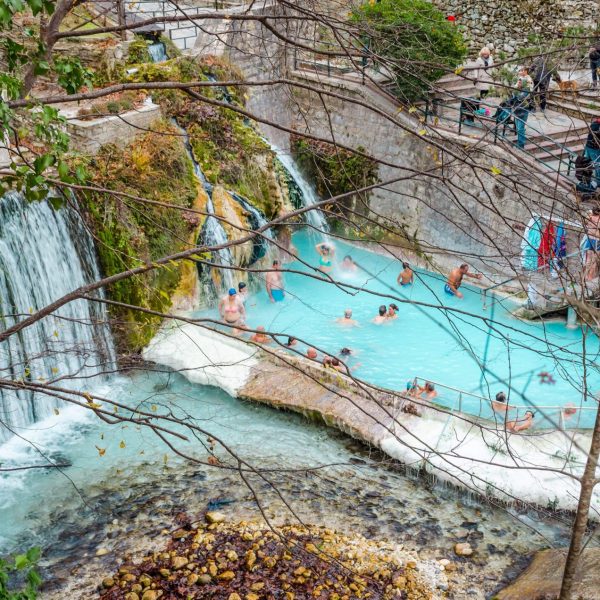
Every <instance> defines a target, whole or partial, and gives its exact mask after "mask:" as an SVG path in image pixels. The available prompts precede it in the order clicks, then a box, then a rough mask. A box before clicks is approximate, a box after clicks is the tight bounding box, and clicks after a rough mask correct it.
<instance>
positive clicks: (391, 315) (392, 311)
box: [385, 303, 399, 320]
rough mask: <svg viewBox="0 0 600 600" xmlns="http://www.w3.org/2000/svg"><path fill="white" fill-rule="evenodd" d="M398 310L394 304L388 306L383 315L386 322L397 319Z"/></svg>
mask: <svg viewBox="0 0 600 600" xmlns="http://www.w3.org/2000/svg"><path fill="white" fill-rule="evenodd" d="M398 310H399V308H398V307H397V306H396V305H395V304H393V303H392V304H390V306H389V308H388V311H387V314H386V315H385V318H386V319H388V320H393V319H397V318H398Z"/></svg>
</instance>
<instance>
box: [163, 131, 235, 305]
mask: <svg viewBox="0 0 600 600" xmlns="http://www.w3.org/2000/svg"><path fill="white" fill-rule="evenodd" d="M175 125H176V127H177V128H178V129H179V130H180V131H181V132H182V133H183V134H184V136H185V138H184V139H185V147H186V150H187V153H188V156H189V157H190V160H191V161H192V164H193V165H194V174H195V175H196V179H197V180H198V182H199V183H200V185H202V187H203V188H204V190H205V191H206V195H207V196H208V200H207V202H206V212H207V213H208V216H207V217H206V221H204V225H203V226H202V231H201V232H200V238H199V240H198V242H199V243H201V244H203V245H204V244H205V245H208V246H222V245H224V244H227V242H228V241H229V239H228V238H227V233H226V231H225V229H224V228H223V225H222V224H221V221H220V220H219V219H217V217H216V216H213V215H215V205H214V204H213V199H212V190H213V188H212V185H211V184H210V183H209V182H208V181H207V179H206V177H205V176H204V173H203V172H202V169H201V168H200V165H199V164H198V162H197V161H196V157H195V156H194V149H193V148H192V145H191V143H190V139H189V136H188V134H187V132H186V131H185V129H183V128H182V127H179V125H177V123H176V122H175ZM212 262H214V263H216V264H218V265H222V268H218V269H216V270H213V272H214V275H215V277H219V278H220V279H221V280H222V285H218V282H216V281H215V280H214V278H213V279H212V284H213V285H214V287H216V288H217V290H216V292H217V294H218V293H219V292H220V291H221V290H220V289H219V288H221V287H225V288H231V287H234V280H233V272H232V270H231V267H232V266H233V265H234V264H235V263H234V260H233V255H232V254H231V250H230V249H229V248H221V249H219V250H214V251H213V252H212ZM198 270H199V274H200V279H201V282H202V280H204V281H203V284H204V285H203V287H204V288H205V290H204V291H205V296H206V297H210V296H211V295H214V294H210V293H209V289H208V288H209V287H210V284H209V282H208V281H207V280H206V278H203V274H204V271H205V270H204V269H203V268H202V266H201V265H200V264H198Z"/></svg>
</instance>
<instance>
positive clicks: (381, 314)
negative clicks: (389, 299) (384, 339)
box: [373, 304, 387, 325]
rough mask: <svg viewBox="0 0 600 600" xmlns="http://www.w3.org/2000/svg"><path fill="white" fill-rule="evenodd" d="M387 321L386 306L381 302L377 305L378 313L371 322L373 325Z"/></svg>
mask: <svg viewBox="0 0 600 600" xmlns="http://www.w3.org/2000/svg"><path fill="white" fill-rule="evenodd" d="M386 321H387V306H386V305H385V304H382V305H381V306H380V307H379V314H378V315H377V316H376V317H375V318H374V319H373V323H375V325H381V324H382V323H385V322H386Z"/></svg>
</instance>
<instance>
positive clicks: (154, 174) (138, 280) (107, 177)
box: [79, 123, 199, 351]
mask: <svg viewBox="0 0 600 600" xmlns="http://www.w3.org/2000/svg"><path fill="white" fill-rule="evenodd" d="M153 129H154V131H152V132H149V133H146V134H144V135H142V136H140V137H138V138H137V139H136V140H135V142H133V143H132V144H130V145H129V146H127V147H126V148H125V149H119V148H117V147H115V146H113V145H109V146H105V147H104V148H102V149H101V150H100V152H99V154H98V155H97V156H96V157H95V158H93V159H89V158H88V159H85V161H86V163H87V164H86V169H87V171H88V172H89V173H90V176H91V180H92V182H93V183H94V184H97V185H99V186H102V187H105V188H108V189H112V190H118V191H121V192H127V193H130V194H132V195H134V196H140V197H143V198H150V199H152V200H157V201H160V202H164V203H168V204H172V205H176V206H181V207H185V208H190V207H192V205H193V204H194V200H195V199H196V196H197V195H198V193H199V192H198V189H197V185H196V179H195V177H194V174H193V167H192V164H191V161H190V160H189V158H188V156H187V153H186V151H185V146H184V144H183V141H182V139H181V137H180V135H179V132H178V131H177V130H175V129H174V128H173V127H172V126H170V125H168V124H166V123H157V124H155V126H154V128H153ZM81 160H84V159H81ZM79 197H80V203H81V208H82V209H83V211H84V213H85V214H86V217H87V219H88V223H89V224H90V228H91V230H92V233H93V235H94V237H95V238H96V243H97V248H98V254H99V258H100V264H101V267H102V270H103V272H104V274H105V275H106V276H110V275H113V274H115V273H120V272H121V271H124V270H127V269H130V268H133V267H136V266H138V265H140V264H142V263H143V262H148V261H149V262H151V261H153V260H155V259H156V258H159V257H163V256H166V255H169V254H173V253H175V252H178V251H179V250H181V249H183V248H184V247H186V246H187V244H188V240H189V235H190V231H191V230H193V229H195V228H197V227H198V221H199V218H198V215H196V214H193V213H186V212H185V211H181V210H174V209H170V208H163V207H159V206H151V205H148V204H140V203H136V202H135V201H134V200H131V201H129V200H127V199H126V198H123V197H117V196H114V195H111V194H110V193H99V192H85V193H81V194H80V196H79ZM179 279H180V265H179V264H173V265H168V266H166V267H163V268H160V269H156V270H154V271H152V272H150V273H147V274H145V275H141V276H136V277H132V278H130V279H125V280H122V281H120V282H118V283H116V284H114V285H112V286H110V287H109V288H108V289H107V292H108V296H109V298H110V299H112V300H115V301H118V302H123V303H126V304H132V305H135V306H140V307H142V308H148V309H151V310H156V311H166V310H168V308H169V306H170V303H171V294H172V293H173V291H174V290H175V289H176V287H177V285H178V283H179ZM111 312H112V316H113V317H114V323H115V325H114V327H113V328H114V329H115V333H116V334H117V335H116V339H117V341H118V342H119V346H120V348H119V349H120V350H121V351H132V350H133V351H136V350H139V349H140V348H142V347H143V346H145V345H146V344H147V343H148V342H149V340H150V339H151V337H152V335H153V334H154V333H155V331H156V329H157V327H158V325H159V324H160V318H159V317H156V316H153V315H149V314H146V313H143V312H140V311H137V310H131V309H128V308H122V307H111Z"/></svg>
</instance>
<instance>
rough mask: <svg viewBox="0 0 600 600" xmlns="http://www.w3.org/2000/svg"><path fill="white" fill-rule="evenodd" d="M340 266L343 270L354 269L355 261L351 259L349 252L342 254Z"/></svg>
mask: <svg viewBox="0 0 600 600" xmlns="http://www.w3.org/2000/svg"><path fill="white" fill-rule="evenodd" d="M340 266H341V268H342V269H343V270H344V271H356V269H357V266H356V263H355V262H354V261H353V260H352V257H351V256H350V255H349V254H346V256H344V260H343V261H342V264H341V265H340Z"/></svg>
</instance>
